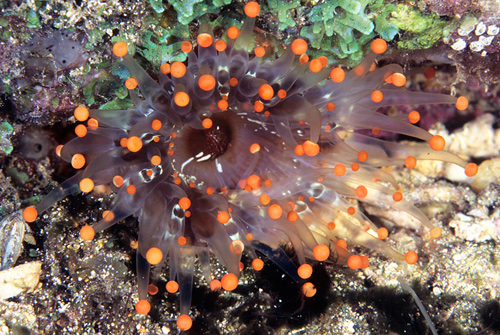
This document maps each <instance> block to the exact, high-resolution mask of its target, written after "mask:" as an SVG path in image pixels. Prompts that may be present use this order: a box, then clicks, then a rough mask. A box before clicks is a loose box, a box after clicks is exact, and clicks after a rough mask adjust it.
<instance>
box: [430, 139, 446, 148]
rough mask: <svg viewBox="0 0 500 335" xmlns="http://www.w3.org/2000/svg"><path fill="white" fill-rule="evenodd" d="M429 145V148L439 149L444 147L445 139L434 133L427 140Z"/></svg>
mask: <svg viewBox="0 0 500 335" xmlns="http://www.w3.org/2000/svg"><path fill="white" fill-rule="evenodd" d="M429 145H430V146H431V149H432V150H434V151H441V150H443V149H444V147H445V145H446V141H445V140H444V138H443V137H442V136H440V135H434V136H432V137H431V139H430V140H429Z"/></svg>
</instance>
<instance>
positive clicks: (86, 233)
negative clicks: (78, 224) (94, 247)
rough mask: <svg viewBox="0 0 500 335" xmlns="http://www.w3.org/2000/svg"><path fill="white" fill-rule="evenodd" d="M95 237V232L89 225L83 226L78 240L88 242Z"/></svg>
mask: <svg viewBox="0 0 500 335" xmlns="http://www.w3.org/2000/svg"><path fill="white" fill-rule="evenodd" d="M94 236H95V231H94V228H92V227H91V226H89V225H85V226H83V227H82V228H81V229H80V238H81V239H82V240H84V241H90V240H92V239H93V238H94Z"/></svg>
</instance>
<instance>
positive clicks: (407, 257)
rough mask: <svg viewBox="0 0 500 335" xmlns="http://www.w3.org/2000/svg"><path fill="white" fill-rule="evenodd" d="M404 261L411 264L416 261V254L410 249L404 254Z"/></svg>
mask: <svg viewBox="0 0 500 335" xmlns="http://www.w3.org/2000/svg"><path fill="white" fill-rule="evenodd" d="M405 261H406V263H408V264H410V265H412V264H415V263H416V262H417V261H418V255H417V253H416V252H415V251H413V250H410V251H408V252H407V253H406V254H405Z"/></svg>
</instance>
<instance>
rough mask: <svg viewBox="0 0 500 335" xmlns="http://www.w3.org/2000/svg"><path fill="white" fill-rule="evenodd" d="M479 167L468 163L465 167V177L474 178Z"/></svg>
mask: <svg viewBox="0 0 500 335" xmlns="http://www.w3.org/2000/svg"><path fill="white" fill-rule="evenodd" d="M478 170H479V167H478V166H477V164H476V163H469V164H467V165H466V166H465V175H466V176H467V177H474V176H475V175H476V174H477V171H478Z"/></svg>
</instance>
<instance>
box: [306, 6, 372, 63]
mask: <svg viewBox="0 0 500 335" xmlns="http://www.w3.org/2000/svg"><path fill="white" fill-rule="evenodd" d="M371 3H375V2H374V1H369V0H359V1H355V0H334V1H327V2H325V3H321V4H318V5H316V6H314V7H312V9H311V11H310V13H309V14H308V17H309V21H310V22H312V23H313V24H312V25H311V26H306V27H303V28H302V29H301V31H300V35H301V36H303V37H306V38H308V39H309V41H310V43H311V46H312V47H314V48H317V49H322V50H331V51H330V52H331V53H333V54H334V56H335V57H336V58H340V59H344V58H349V59H350V60H351V61H353V62H358V61H360V60H361V58H362V57H363V51H362V49H361V48H362V46H363V44H364V43H366V42H367V41H368V40H370V39H372V38H373V37H374V36H375V33H374V29H375V24H374V23H373V21H371V20H370V19H369V18H368V16H367V15H366V13H365V12H366V10H367V9H366V7H367V6H368V5H369V4H371Z"/></svg>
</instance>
